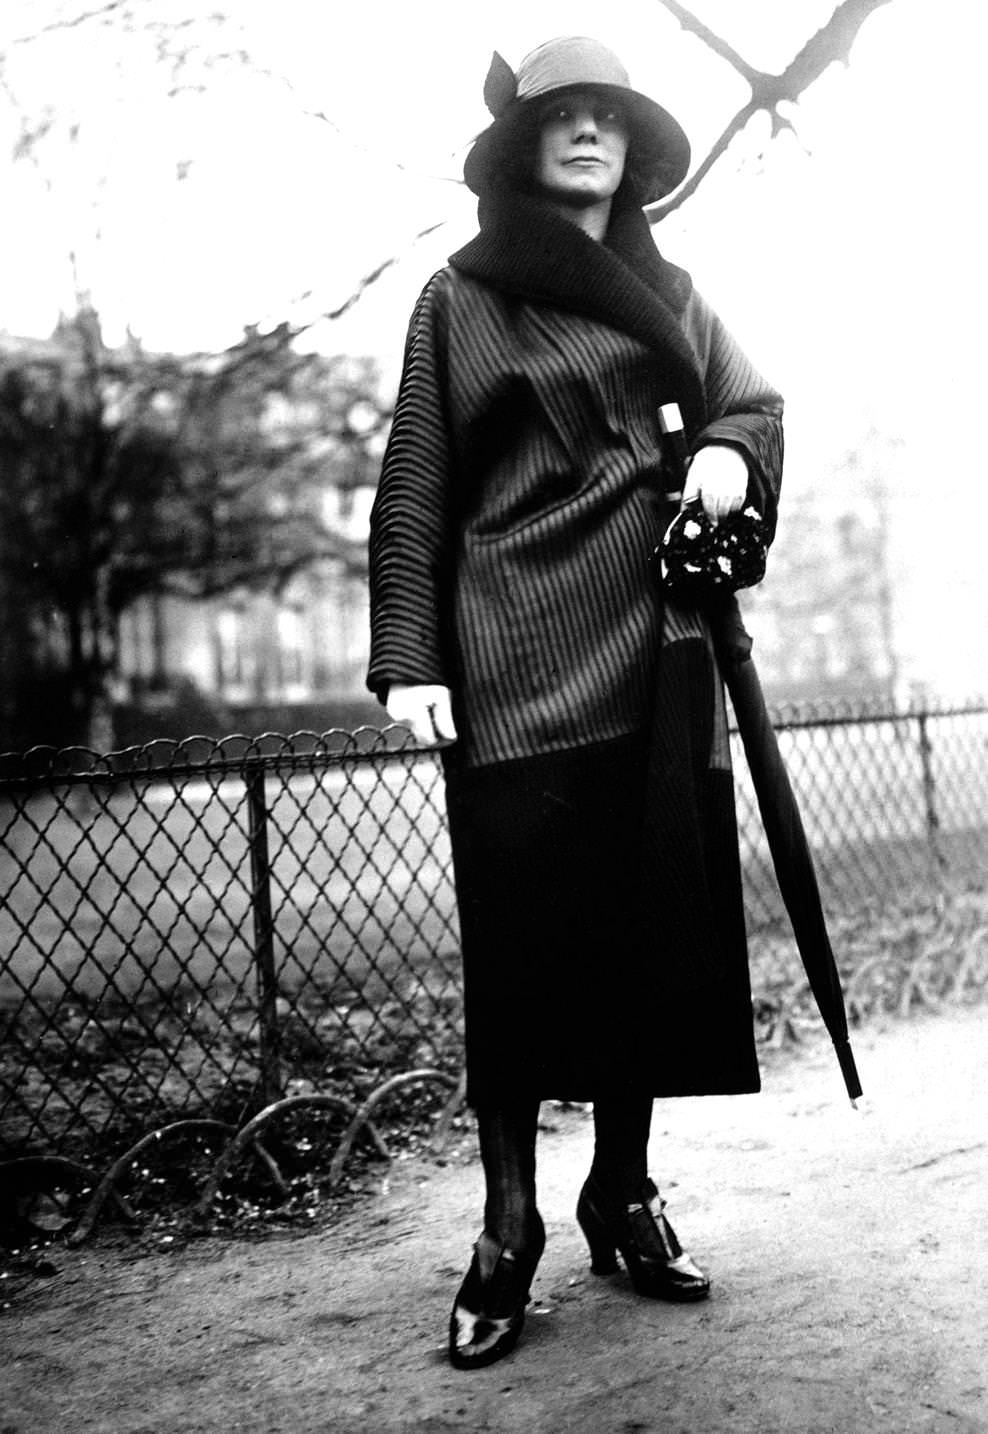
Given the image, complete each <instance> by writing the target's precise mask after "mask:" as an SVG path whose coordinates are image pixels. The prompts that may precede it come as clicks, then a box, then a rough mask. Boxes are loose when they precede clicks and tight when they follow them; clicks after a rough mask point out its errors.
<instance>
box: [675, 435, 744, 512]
mask: <svg viewBox="0 0 988 1434" xmlns="http://www.w3.org/2000/svg"><path fill="white" fill-rule="evenodd" d="M747 494H748V465H747V463H746V462H745V461H744V459H743V458H742V456H741V454H740V453H739V452H738V450H737V449H736V448H728V447H727V446H726V445H725V444H723V443H711V444H709V445H708V446H707V447H706V448H701V449H700V451H699V453H697V454H696V455H695V457H694V458H693V461H692V462H691V464H690V466H689V472H688V473H687V475H686V486H685V488H684V489H683V502H684V503H688V502H689V501H690V499H691V498H699V499H700V501H701V502H702V503H703V509H704V512H705V513H706V515H707V517H708V518H709V519H710V521H711V522H712V523H719V522H720V520H721V518H726V517H727V516H728V514H729V513H736V512H737V511H738V510H739V509H740V508H741V507H743V505H744V500H745V498H746V497H747Z"/></svg>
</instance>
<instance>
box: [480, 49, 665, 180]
mask: <svg viewBox="0 0 988 1434" xmlns="http://www.w3.org/2000/svg"><path fill="white" fill-rule="evenodd" d="M576 87H579V88H581V89H583V88H586V87H592V88H593V89H595V90H600V91H602V93H603V94H604V95H606V96H607V97H608V98H610V99H612V100H614V101H615V102H617V103H618V104H619V105H620V107H621V110H622V112H623V113H624V115H625V116H626V117H627V121H628V126H629V129H630V133H631V152H632V155H633V157H634V166H635V173H636V175H637V177H638V181H639V186H640V188H641V189H642V191H643V192H642V193H641V194H640V195H639V202H640V203H641V204H651V203H653V202H654V201H655V200H656V199H661V198H662V196H663V195H665V194H668V193H670V191H671V190H673V189H675V188H676V187H677V185H679V184H681V183H682V181H683V180H684V179H685V178H686V174H687V171H688V170H689V165H690V144H689V140H688V139H687V138H686V135H685V134H684V132H683V130H682V127H681V126H680V125H679V123H678V121H676V120H674V119H673V117H672V115H671V114H669V113H668V111H666V110H664V109H663V108H662V106H661V105H657V104H656V103H655V101H654V100H650V99H649V98H648V96H647V95H643V94H640V93H639V92H638V90H634V89H632V88H631V81H630V80H629V79H628V72H627V70H626V69H625V68H624V66H623V65H622V63H621V61H620V60H619V59H618V57H617V56H616V55H615V54H614V53H613V52H612V51H611V50H608V49H607V47H606V46H604V45H602V44H601V43H600V42H599V41H598V40H591V39H589V38H588V37H587V36H585V35H562V36H560V37H559V38H557V39H555V40H547V41H546V42H545V44H544V45H539V46H538V48H537V49H535V50H532V51H531V53H530V54H528V55H526V56H525V58H524V59H523V60H522V61H521V63H520V64H519V66H518V71H517V74H516V73H515V72H514V71H513V70H512V69H511V66H510V65H509V64H508V63H507V61H506V60H504V59H503V58H502V57H501V56H500V55H499V54H498V53H497V51H496V50H495V52H494V56H493V58H492V60H491V66H490V69H489V70H488V73H487V79H486V80H485V82H484V101H485V103H486V105H487V108H488V109H489V110H490V112H491V114H492V115H493V116H494V123H493V124H492V125H489V126H488V128H487V129H485V130H484V131H483V132H482V133H481V134H479V135H478V136H477V138H476V140H474V143H473V146H472V147H471V149H470V152H469V154H468V155H467V158H466V162H465V164H464V166H463V177H464V179H465V180H466V182H467V184H468V186H469V187H470V189H472V190H473V192H474V194H484V193H485V192H487V191H488V190H490V189H491V188H493V187H494V185H496V184H497V182H498V178H499V177H500V176H501V175H503V172H504V169H505V166H506V165H509V164H510V162H511V159H512V158H513V157H516V155H517V149H518V145H519V143H520V141H521V140H522V138H523V137H524V136H525V135H526V134H528V133H531V127H532V121H533V118H534V115H535V113H537V111H536V110H535V108H534V107H533V105H532V101H533V100H537V99H542V98H543V97H544V96H546V95H550V94H553V93H554V92H555V91H558V90H569V89H574V88H576Z"/></svg>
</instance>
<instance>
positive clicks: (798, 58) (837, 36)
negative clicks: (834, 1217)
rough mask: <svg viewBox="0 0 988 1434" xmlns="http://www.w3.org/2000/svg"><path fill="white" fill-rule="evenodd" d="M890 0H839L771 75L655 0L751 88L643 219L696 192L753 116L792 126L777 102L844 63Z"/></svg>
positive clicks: (790, 100) (777, 126)
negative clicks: (694, 163)
mask: <svg viewBox="0 0 988 1434" xmlns="http://www.w3.org/2000/svg"><path fill="white" fill-rule="evenodd" d="M890 3H891V0H842V3H841V4H840V5H838V6H837V8H836V9H835V10H834V13H833V14H832V15H831V17H830V19H829V20H828V21H827V23H826V25H824V26H822V28H821V29H819V30H818V31H817V32H816V34H815V35H812V36H811V37H810V38H809V39H808V40H807V42H806V44H805V45H804V46H803V48H802V49H801V50H800V51H799V52H798V53H797V54H796V55H795V56H794V57H793V58H792V60H790V62H789V64H788V65H787V66H786V68H785V69H784V70H783V71H782V73H781V74H779V75H773V74H770V73H768V72H767V71H765V70H758V69H756V68H755V67H754V66H752V65H749V64H748V62H747V61H746V60H744V59H742V58H741V56H740V55H738V54H737V53H736V52H735V51H734V50H733V49H731V47H730V46H729V45H728V44H727V43H726V41H724V40H722V39H721V38H720V37H719V36H718V35H714V34H713V33H712V32H711V31H710V30H708V29H707V27H706V26H705V25H704V24H703V23H702V22H701V21H700V20H698V19H697V18H696V16H695V15H693V14H691V12H690V11H689V10H687V9H685V7H684V6H682V5H680V4H679V3H678V0H659V4H660V5H663V6H664V7H665V8H666V9H667V10H668V11H669V13H670V14H671V15H673V16H674V17H675V18H676V19H677V20H678V21H679V23H680V25H681V26H682V27H683V29H684V30H689V31H691V32H692V33H693V34H695V35H698V36H699V37H700V38H701V39H702V40H703V41H704V43H705V44H707V45H709V47H710V49H711V50H713V51H714V52H715V53H716V54H718V55H720V56H721V58H722V59H724V60H726V61H727V63H728V64H729V65H731V66H732V68H733V69H735V70H736V71H737V72H738V74H740V75H742V76H743V77H744V79H746V80H747V82H748V84H749V86H750V87H751V99H750V100H749V101H748V102H747V104H745V105H742V107H741V109H739V110H738V112H737V114H736V115H734V117H733V118H732V119H731V120H729V121H728V123H727V124H726V125H725V127H724V129H723V130H722V132H721V133H720V135H719V136H718V137H717V139H716V140H715V141H714V143H713V144H712V145H711V147H710V149H709V151H708V152H707V154H706V155H705V156H704V158H703V160H702V161H701V162H700V164H699V165H698V167H697V168H696V169H695V170H694V172H693V173H692V174H691V175H690V176H689V178H688V179H687V181H686V183H685V184H683V185H682V186H681V187H680V188H679V189H677V190H676V192H675V194H673V195H672V196H671V197H670V198H668V199H664V200H661V201H660V202H659V203H658V204H652V205H649V207H648V209H647V210H646V213H647V214H648V218H649V221H650V222H651V223H652V224H657V223H658V222H659V220H660V219H663V218H664V217H665V216H666V215H667V214H670V213H671V212H672V211H673V210H674V209H678V208H679V206H680V205H681V204H683V203H684V202H685V201H686V200H687V199H688V198H689V197H690V195H691V194H693V193H694V192H695V191H696V189H697V188H698V187H699V185H700V183H701V182H702V180H703V179H704V178H705V177H706V175H707V174H708V173H709V172H710V170H711V169H712V168H713V166H714V165H715V164H716V163H717V160H718V159H720V157H721V155H723V154H724V152H725V151H726V150H727V148H728V146H729V145H730V143H731V141H732V140H733V139H734V137H735V136H736V135H739V134H740V133H741V131H742V130H743V129H744V128H745V126H746V125H747V123H748V121H749V120H750V119H752V118H753V117H754V116H755V115H757V114H760V113H762V112H763V111H764V112H765V113H766V114H767V115H768V116H769V119H770V120H771V123H772V134H773V136H774V135H776V134H778V133H779V132H780V131H781V130H783V129H790V130H791V129H793V128H794V126H793V123H792V120H791V119H789V118H788V117H787V116H786V115H784V114H782V113H780V110H779V106H780V105H782V104H797V103H798V101H799V99H800V97H801V96H802V94H803V93H804V91H805V90H807V89H809V87H810V85H812V84H813V83H814V82H815V81H816V80H818V79H819V78H820V76H821V75H822V74H823V73H824V72H825V71H826V70H828V69H829V68H830V66H831V65H834V64H843V65H847V64H848V63H849V61H850V54H851V47H852V46H853V44H854V42H855V40H856V39H857V37H858V32H859V31H860V29H861V26H862V25H863V24H864V22H865V20H867V19H868V17H869V16H870V15H872V14H874V12H875V11H876V10H878V9H880V8H881V6H883V5H888V4H890Z"/></svg>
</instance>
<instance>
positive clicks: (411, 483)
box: [367, 275, 451, 702]
mask: <svg viewBox="0 0 988 1434" xmlns="http://www.w3.org/2000/svg"><path fill="white" fill-rule="evenodd" d="M443 297H444V294H443V286H442V281H441V275H436V276H434V278H433V280H432V281H431V282H430V283H429V284H428V285H427V286H426V288H425V289H424V290H423V292H422V295H421V297H420V298H419V301H418V303H417V304H416V306H415V311H414V313H413V314H412V318H411V323H410V324H409V329H408V337H407V339H406V343H405V359H404V368H403V373H402V379H401V385H400V388H399V392H398V400H397V403H396V406H395V413H394V420H393V422H392V425H391V433H390V436H389V440H388V446H387V449H386V451H385V455H384V465H383V468H382V472H381V480H380V483H379V484H378V490H377V495H376V498H375V502H374V507H373V510H372V513H371V539H370V571H371V585H370V602H371V656H370V668H369V672H368V678H367V685H368V687H369V688H370V689H371V691H372V692H374V693H375V694H376V695H377V696H378V697H379V698H380V700H381V701H382V702H383V701H385V700H386V698H387V689H388V687H389V685H390V684H391V683H392V682H407V683H417V682H425V683H440V684H442V685H444V686H446V685H448V682H449V678H448V675H447V671H446V664H445V660H444V656H443V652H442V640H441V636H440V628H441V622H440V614H441V612H442V610H443V606H444V604H445V603H448V599H449V593H448V566H449V548H450V536H449V525H450V506H451V504H450V492H449V488H450V452H449V449H450V435H449V425H448V422H447V414H446V402H447V399H446V388H447V384H446V355H445V341H444V328H445V323H444V313H443Z"/></svg>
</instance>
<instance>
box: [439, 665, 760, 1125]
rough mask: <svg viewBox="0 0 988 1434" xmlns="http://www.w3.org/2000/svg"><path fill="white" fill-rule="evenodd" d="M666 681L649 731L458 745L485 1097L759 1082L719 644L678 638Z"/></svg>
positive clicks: (459, 839)
mask: <svg viewBox="0 0 988 1434" xmlns="http://www.w3.org/2000/svg"><path fill="white" fill-rule="evenodd" d="M712 684H716V688H715V690H713V689H712ZM661 685H662V698H661V700H660V701H659V702H657V705H656V711H655V714H654V716H653V718H652V720H651V721H650V723H649V730H648V731H646V732H641V733H633V734H630V735H628V736H623V737H618V738H615V739H611V740H608V741H605V742H599V743H595V744H592V745H588V746H582V747H578V748H573V749H570V750H566V751H559V752H553V753H548V754H544V755H536V756H532V757H523V758H519V759H517V760H515V761H509V762H501V763H497V764H494V765H490V766H482V767H469V766H464V765H461V763H460V762H459V761H458V760H457V756H456V748H455V747H454V748H451V749H450V750H449V754H448V756H447V759H446V764H445V765H446V798H447V810H448V817H449V827H450V836H451V842H452V850H453V863H454V873H455V880H456V890H457V902H458V908H459V919H460V933H461V942H462V951H463V969H464V996H465V1022H466V1059H467V1099H468V1100H469V1102H470V1103H471V1105H474V1106H477V1105H479V1104H489V1103H492V1102H494V1103H503V1102H505V1101H509V1100H512V1099H514V1098H519V1097H526V1096H535V1097H538V1098H540V1099H549V1098H554V1099H562V1100H578V1101H588V1100H593V1099H596V1098H597V1097H598V1096H601V1095H605V1094H606V1095H610V1094H620V1093H622V1092H624V1093H629V1092H636V1093H651V1094H652V1095H653V1096H671V1095H703V1094H727V1093H738V1092H743V1091H754V1090H757V1089H758V1088H759V1072H758V1062H757V1058H756V1054H755V1045H754V1035H753V1026H752V1017H751V991H750V982H749V975H748V956H747V944H746V937H745V927H744V912H743V904H742V894H741V873H740V862H739V859H738V840H737V823H736V817H735V808H734V791H733V778H732V773H731V769H730V759H729V750H728V746H727V741H726V723H725V722H724V719H723V698H722V695H721V691H720V687H719V679H718V678H717V675H716V672H715V671H714V670H713V668H712V663H711V659H710V654H709V652H708V651H707V649H706V648H705V647H704V646H703V645H702V644H699V643H696V642H690V643H675V644H673V646H672V647H671V648H667V649H666V651H665V654H664V656H663V674H662V684H661ZM718 702H719V704H720V708H719V717H718V710H717V704H718Z"/></svg>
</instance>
